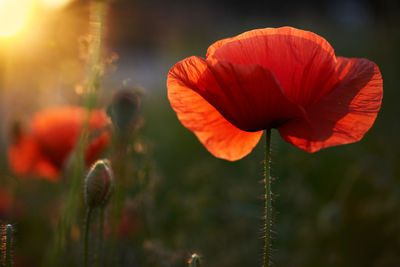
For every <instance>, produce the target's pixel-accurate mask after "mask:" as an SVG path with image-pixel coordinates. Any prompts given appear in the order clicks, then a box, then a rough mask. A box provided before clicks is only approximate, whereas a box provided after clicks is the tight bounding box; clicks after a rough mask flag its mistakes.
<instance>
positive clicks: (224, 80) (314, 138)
mask: <svg viewBox="0 0 400 267" xmlns="http://www.w3.org/2000/svg"><path fill="white" fill-rule="evenodd" d="M206 57H207V58H206V59H203V58H200V57H195V56H193V57H189V58H186V59H184V60H182V61H181V62H179V63H177V64H176V65H175V66H174V67H172V69H171V70H170V72H169V73H168V80H167V87H168V98H169V101H170V103H171V106H172V108H173V109H174V110H175V112H176V113H177V116H178V118H179V120H180V121H181V122H182V124H183V125H184V126H185V127H186V128H188V129H190V130H191V131H193V132H194V133H195V135H196V136H197V137H198V139H199V140H200V142H202V143H203V144H204V146H205V147H206V148H207V149H208V150H209V151H210V152H211V153H212V154H213V155H214V156H216V157H219V158H223V159H227V160H237V159H240V158H242V157H244V156H246V155H247V154H248V153H250V151H251V150H252V149H253V148H254V147H255V145H256V144H257V143H258V141H259V139H260V137H261V135H262V130H264V129H267V128H277V129H278V131H279V133H280V135H281V137H282V138H283V139H284V140H285V141H287V142H289V143H291V144H293V145H295V146H297V147H299V148H301V149H303V150H305V151H308V152H315V151H318V150H320V149H322V148H325V147H330V146H335V145H341V144H347V143H352V142H356V141H358V140H360V139H361V138H362V137H363V136H364V134H365V133H366V132H367V131H368V129H369V128H370V127H371V126H372V124H373V123H374V121H375V118H376V116H377V113H378V111H379V109H380V106H381V102H382V95H383V82H382V77H381V74H380V71H379V69H378V67H377V66H376V65H375V64H374V63H373V62H371V61H369V60H367V59H356V58H343V57H336V56H335V53H334V50H333V48H332V47H331V46H330V44H329V43H328V42H327V41H326V40H325V39H323V38H322V37H320V36H318V35H316V34H314V33H312V32H308V31H303V30H298V29H294V28H291V27H282V28H277V29H274V28H266V29H260V30H253V31H249V32H245V33H243V34H240V35H238V36H236V37H233V38H228V39H224V40H220V41H218V42H216V43H214V44H213V45H211V46H210V47H209V48H208V51H207V56H206Z"/></svg>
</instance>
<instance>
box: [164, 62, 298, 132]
mask: <svg viewBox="0 0 400 267" xmlns="http://www.w3.org/2000/svg"><path fill="white" fill-rule="evenodd" d="M170 76H173V77H174V79H175V80H179V81H180V83H181V84H182V85H184V86H185V87H188V88H190V89H191V90H193V91H195V92H197V93H198V94H200V95H201V96H202V97H203V98H204V99H205V100H206V101H207V102H208V103H210V104H211V105H213V106H214V107H215V108H216V109H217V110H218V112H219V113H220V114H221V115H222V116H223V117H224V118H225V119H226V120H228V121H229V122H230V123H232V124H233V125H234V126H236V127H237V128H239V129H241V130H243V131H249V132H252V131H260V130H264V129H266V128H269V127H274V126H277V125H280V124H282V123H283V122H285V121H287V120H288V119H291V118H294V117H297V116H302V115H303V112H302V109H301V108H300V107H299V106H298V105H296V104H293V103H292V102H290V101H289V100H288V99H287V98H286V97H285V95H284V94H283V92H282V89H281V87H280V86H279V83H278V82H277V81H276V79H275V77H274V75H273V74H272V73H271V72H270V71H268V70H267V69H264V68H263V67H261V66H258V65H235V64H232V63H230V62H228V61H226V60H212V59H211V60H207V61H206V60H204V59H201V58H198V57H191V58H187V59H185V60H183V61H181V62H180V63H178V64H177V65H175V67H174V68H173V69H172V70H171V72H170ZM194 76H195V77H194Z"/></svg>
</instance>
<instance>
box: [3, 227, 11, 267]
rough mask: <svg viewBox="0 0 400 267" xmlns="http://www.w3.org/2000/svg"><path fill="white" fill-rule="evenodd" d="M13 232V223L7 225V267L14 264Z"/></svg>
mask: <svg viewBox="0 0 400 267" xmlns="http://www.w3.org/2000/svg"><path fill="white" fill-rule="evenodd" d="M12 234H13V227H12V225H11V224H7V226H6V260H5V262H6V265H5V267H11V266H12V255H11V254H12V249H11V246H12Z"/></svg>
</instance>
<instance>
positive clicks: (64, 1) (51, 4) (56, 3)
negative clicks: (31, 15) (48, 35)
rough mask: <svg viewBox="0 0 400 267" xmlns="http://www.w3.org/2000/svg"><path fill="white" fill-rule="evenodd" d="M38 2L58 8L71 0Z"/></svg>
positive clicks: (41, 0)
mask: <svg viewBox="0 0 400 267" xmlns="http://www.w3.org/2000/svg"><path fill="white" fill-rule="evenodd" d="M0 1H1V0H0ZM39 2H40V4H42V5H44V6H46V7H49V8H60V7H63V6H65V5H66V4H68V3H69V2H71V0H40V1H39Z"/></svg>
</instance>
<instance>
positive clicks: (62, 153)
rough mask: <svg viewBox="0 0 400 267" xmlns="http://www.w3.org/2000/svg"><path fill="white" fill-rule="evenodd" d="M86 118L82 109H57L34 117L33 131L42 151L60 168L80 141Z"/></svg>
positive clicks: (32, 122)
mask: <svg viewBox="0 0 400 267" xmlns="http://www.w3.org/2000/svg"><path fill="white" fill-rule="evenodd" d="M84 116H85V110H84V109H83V108H81V107H55V108H49V109H46V110H43V111H40V112H37V113H36V114H35V115H34V116H33V117H32V120H31V129H32V133H33V135H34V137H35V139H36V140H37V142H38V143H39V146H40V149H41V150H42V151H43V153H45V154H46V155H47V156H48V157H49V158H50V159H51V161H52V162H54V164H55V165H57V166H58V167H59V168H61V167H62V165H63V163H64V160H65V159H66V158H67V157H68V155H69V153H70V152H71V151H72V149H73V148H74V147H75V145H76V143H77V141H78V138H79V135H80V132H81V127H82V123H83V120H84V118H85V117H84Z"/></svg>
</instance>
